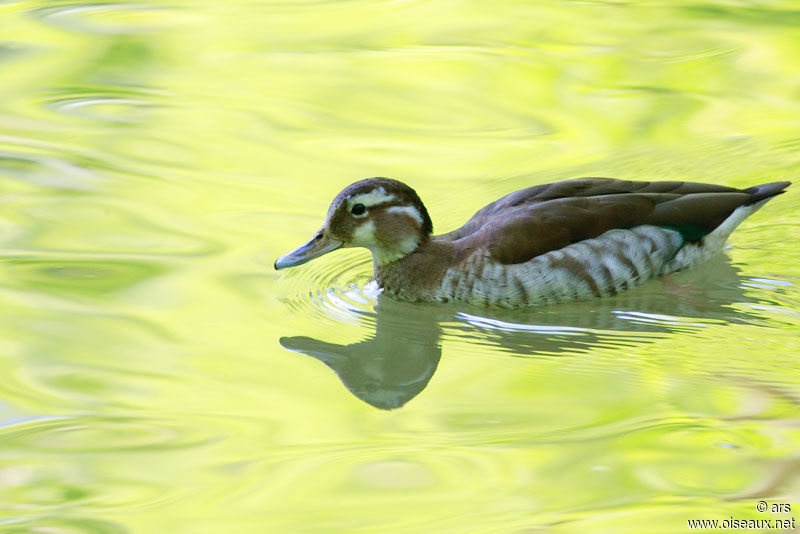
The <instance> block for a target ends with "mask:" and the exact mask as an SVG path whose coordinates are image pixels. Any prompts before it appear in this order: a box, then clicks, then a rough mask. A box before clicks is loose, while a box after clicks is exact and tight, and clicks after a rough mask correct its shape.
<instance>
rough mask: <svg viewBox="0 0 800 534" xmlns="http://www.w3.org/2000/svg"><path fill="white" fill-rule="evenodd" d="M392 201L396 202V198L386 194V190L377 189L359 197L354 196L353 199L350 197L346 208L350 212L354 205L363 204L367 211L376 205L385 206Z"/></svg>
mask: <svg viewBox="0 0 800 534" xmlns="http://www.w3.org/2000/svg"><path fill="white" fill-rule="evenodd" d="M394 200H397V197H396V196H394V195H392V194H389V193H387V192H386V189H384V188H383V187H378V188H376V189H373V190H372V191H370V192H369V193H361V194H360V195H355V196H353V197H350V198H349V199H348V200H347V208H348V210H350V209H352V208H353V206H355V205H356V204H364V206H366V207H367V209H369V208H370V207H372V206H375V205H378V204H385V203H387V202H392V201H394Z"/></svg>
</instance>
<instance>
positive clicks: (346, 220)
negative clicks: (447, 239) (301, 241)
mask: <svg viewBox="0 0 800 534" xmlns="http://www.w3.org/2000/svg"><path fill="white" fill-rule="evenodd" d="M432 231H433V224H432V223H431V218H430V216H428V211H427V210H426V209H425V206H424V205H423V204H422V201H421V200H420V198H419V196H418V195H417V193H416V191H414V190H413V189H411V188H410V187H408V186H407V185H406V184H404V183H402V182H398V181H397V180H391V179H389V178H368V179H366V180H361V181H360V182H356V183H354V184H352V185H349V186H347V187H346V188H345V189H344V190H343V191H342V192H341V193H339V194H338V195H336V198H334V199H333V202H331V206H330V208H328V214H327V215H326V217H325V224H324V225H323V226H322V228H320V230H319V231H318V232H317V233H316V234H314V237H312V238H311V240H310V241H309V242H308V243H306V244H305V245H303V246H301V247H299V248H297V249H295V250H293V251H292V252H289V253H288V254H284V255H283V256H281V257H280V258H278V259H277V260H276V261H275V269H285V268H287V267H294V266H296V265H301V264H303V263H306V262H307V261H310V260H313V259H314V258H318V257H319V256H322V255H323V254H327V253H328V252H331V251H333V250H336V249H337V248H346V247H365V248H368V249H369V250H370V251H371V252H372V259H373V264H374V265H375V268H376V270H377V269H378V268H379V267H381V266H384V265H387V264H389V263H392V262H394V261H397V260H399V259H400V258H403V257H405V256H407V255H408V254H410V253H412V252H414V250H416V249H417V247H419V246H420V245H421V244H423V243H424V242H425V241H427V239H428V237H429V236H430V234H431V232H432Z"/></svg>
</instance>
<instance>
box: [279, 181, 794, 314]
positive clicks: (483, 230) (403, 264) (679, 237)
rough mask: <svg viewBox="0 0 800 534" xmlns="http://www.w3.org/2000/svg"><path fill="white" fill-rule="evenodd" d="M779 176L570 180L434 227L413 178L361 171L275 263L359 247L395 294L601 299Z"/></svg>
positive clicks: (678, 259) (528, 300)
mask: <svg viewBox="0 0 800 534" xmlns="http://www.w3.org/2000/svg"><path fill="white" fill-rule="evenodd" d="M789 184H790V182H774V183H769V184H763V185H756V186H753V187H749V188H747V189H735V188H732V187H725V186H721V185H712V184H702V183H694V182H673V181H670V182H632V181H624V180H615V179H611V178H578V179H573V180H565V181H561V182H556V183H551V184H545V185H537V186H533V187H528V188H526V189H522V190H519V191H516V192H514V193H511V194H509V195H506V196H504V197H502V198H500V199H499V200H496V201H495V202H492V203H491V204H489V205H487V206H485V207H484V208H482V209H480V210H479V211H478V212H477V213H475V215H473V216H472V218H471V219H470V220H469V221H467V223H466V224H465V225H464V226H462V227H461V228H459V229H457V230H454V231H452V232H449V233H446V234H442V235H437V236H432V235H431V233H432V232H433V224H432V223H431V218H430V216H429V215H428V210H426V209H425V206H424V205H423V203H422V201H421V200H420V198H419V196H418V195H417V193H416V192H415V191H414V190H413V189H412V188H411V187H409V186H407V185H406V184H404V183H402V182H399V181H397V180H392V179H389V178H369V179H366V180H361V181H359V182H356V183H354V184H352V185H349V186H348V187H346V188H345V189H344V190H343V191H342V192H341V193H339V194H338V195H337V196H336V198H334V199H333V202H332V203H331V205H330V208H329V209H328V213H327V216H326V217H325V224H324V225H323V226H322V228H321V229H320V230H319V231H318V232H317V233H316V234H315V235H314V237H312V238H311V240H310V241H309V242H308V243H306V244H305V245H303V246H301V247H299V248H297V249H296V250H294V251H292V252H289V253H288V254H285V255H283V256H281V257H280V258H278V259H277V261H276V262H275V269H285V268H287V267H294V266H296V265H300V264H302V263H305V262H307V261H309V260H312V259H314V258H317V257H319V256H322V255H323V254H327V253H328V252H331V251H333V250H336V249H338V248H343V247H366V248H367V249H369V250H370V251H371V252H372V260H373V267H374V273H375V280H376V281H377V282H378V284H379V285H380V286H381V287H382V288H383V290H384V292H385V293H386V294H388V295H390V296H392V297H394V298H397V299H400V300H407V301H439V302H448V301H459V302H466V303H470V304H479V305H491V306H500V307H506V308H516V307H523V306H535V305H540V304H549V303H555V302H561V301H569V300H580V299H588V298H593V297H602V296H608V295H614V294H616V293H617V292H619V291H622V290H625V289H628V288H631V287H634V286H637V285H640V284H642V283H643V282H645V281H647V280H650V279H652V278H655V277H657V276H661V275H664V274H667V273H671V272H674V271H678V270H681V269H685V268H687V267H690V266H692V265H694V264H696V263H698V262H700V261H703V260H705V259H706V258H708V257H710V256H711V255H713V254H715V253H716V252H718V251H719V250H721V249H722V246H723V244H724V243H725V240H726V239H727V238H728V236H729V235H730V234H731V232H732V231H733V230H734V228H736V226H738V225H739V223H741V222H742V221H743V220H744V219H746V218H747V217H748V216H750V215H752V214H753V213H754V212H755V211H756V210H758V209H759V208H761V206H763V205H764V204H765V203H766V202H767V201H768V200H769V199H771V198H772V197H774V196H775V195H778V194H780V193H782V192H783V190H784V189H785V188H786V187H788V186H789Z"/></svg>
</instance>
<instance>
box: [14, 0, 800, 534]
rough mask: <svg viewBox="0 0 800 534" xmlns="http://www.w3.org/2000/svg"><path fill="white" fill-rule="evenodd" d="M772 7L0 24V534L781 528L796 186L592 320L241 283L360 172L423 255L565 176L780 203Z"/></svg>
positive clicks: (792, 49)
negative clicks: (679, 184)
mask: <svg viewBox="0 0 800 534" xmlns="http://www.w3.org/2000/svg"><path fill="white" fill-rule="evenodd" d="M799 9H800V5H799V4H798V3H797V2H796V1H794V0H791V1H789V0H784V1H778V0H775V1H771V0H761V1H743V0H742V1H737V0H728V1H715V2H696V1H690V0H687V1H685V2H669V1H664V2H656V1H643V2H636V3H626V2H600V1H598V2H588V1H587V2H568V1H564V2H542V1H530V0H526V1H522V0H518V1H503V2H496V3H491V4H490V3H481V2H465V1H457V0H434V1H430V2H423V1H371V0H370V1H367V0H349V1H344V0H343V1H338V2H326V1H321V0H320V1H311V0H306V1H300V0H298V1H284V2H279V1H276V2H268V1H262V2H255V1H249V2H246V1H237V2H207V1H197V2H188V1H183V2H180V1H165V2H162V3H150V4H147V3H119V4H117V3H113V2H103V3H96V4H94V3H82V4H78V3H72V2H62V1H49V2H45V1H40V2H26V1H5V2H0V531H2V532H13V533H22V532H36V533H45V534H73V533H106V532H107V533H115V534H116V533H122V532H134V533H162V532H164V533H187V534H188V533H191V534H196V533H215V534H216V533H220V532H232V533H251V532H252V533H264V532H269V533H273V532H274V533H284V532H285V533H294V532H308V533H323V532H324V533H340V532H341V533H345V532H347V533H350V532H353V533H357V532H358V533H361V532H363V533H367V532H370V533H371V532H392V533H405V532H409V533H410V532H425V533H520V534H522V533H534V532H558V533H584V532H593V533H594V532H626V533H642V532H686V531H688V527H687V520H688V519H718V520H720V521H722V520H724V519H728V518H730V517H734V518H737V519H764V518H770V519H790V518H791V517H795V516H796V517H797V518H798V519H800V425H798V422H800V366H799V365H798V363H799V362H798V356H799V355H800V335H799V334H800V317H799V316H798V314H799V313H800V290H798V284H800V249H798V245H797V243H798V242H800V214H798V212H797V209H796V208H797V206H798V202H797V198H798V194H800V193H798V191H800V185H795V186H793V187H792V188H790V190H789V192H788V194H786V195H782V196H781V197H779V198H776V199H775V200H773V201H771V202H770V203H769V204H768V205H767V206H766V207H765V208H764V209H763V210H761V211H760V212H759V213H757V214H756V215H754V216H753V217H752V218H751V219H749V220H748V221H746V222H745V223H744V224H743V225H742V226H741V227H740V228H739V229H738V230H737V231H736V233H735V234H734V235H733V237H732V238H731V240H730V247H729V249H728V250H726V252H725V253H724V254H721V255H720V256H718V257H716V258H715V259H714V260H713V261H711V262H709V263H708V264H706V265H703V266H702V267H699V268H697V269H694V270H692V271H689V272H684V273H678V274H676V275H672V276H670V277H668V278H665V279H663V280H658V281H654V282H651V283H648V284H646V285H645V286H643V287H640V288H637V289H635V290H633V291H630V292H628V293H625V294H622V295H619V296H618V297H615V298H612V299H607V300H602V301H591V302H584V303H574V304H569V305H562V306H554V307H550V308H541V309H536V310H532V311H519V312H514V313H508V312H505V313H499V312H490V311H487V310H483V309H469V308H451V307H446V306H422V305H409V304H401V303H396V302H392V301H391V300H388V299H386V298H384V297H380V296H379V295H378V293H377V292H376V290H375V289H374V288H373V287H372V286H371V285H370V284H369V281H370V276H371V264H370V260H369V257H368V253H367V252H366V251H363V250H351V251H346V252H336V253H333V254H330V255H328V256H326V257H324V258H321V259H319V260H316V261H314V262H312V263H309V264H308V265H305V266H302V267H299V268H297V269H294V270H291V271H287V272H285V273H284V272H281V273H277V272H275V271H274V270H273V269H272V262H273V261H274V260H275V258H276V257H277V256H278V255H280V254H282V253H284V252H286V251H288V250H290V249H292V248H294V247H295V246H297V245H299V244H301V243H303V242H305V240H307V239H308V238H309V237H311V235H312V234H313V232H314V231H315V230H316V229H317V228H319V226H320V224H321V222H322V217H323V216H324V213H325V210H326V209H327V206H328V203H329V202H330V200H331V199H332V198H333V196H334V195H335V194H336V193H337V192H338V191H339V190H340V189H341V188H343V187H344V186H345V185H347V184H349V183H350V182H352V181H355V180H357V179H361V178H364V177H368V176H376V175H380V176H390V177H393V178H398V179H402V180H404V181H406V182H408V183H409V184H411V185H412V186H413V187H414V188H416V190H417V191H418V192H419V193H420V195H421V196H422V198H423V200H424V201H425V202H426V205H427V207H428V210H429V211H430V213H431V216H432V218H433V220H434V225H435V230H436V231H437V232H445V231H449V230H452V229H454V228H456V227H458V226H459V225H460V224H461V223H463V222H464V221H465V220H466V219H467V218H468V217H469V216H470V215H471V214H472V213H473V212H474V211H475V210H477V209H478V208H480V207H481V206H483V205H484V204H486V203H488V202H489V201H491V200H494V199H495V198H497V197H499V196H501V195H503V194H505V193H508V192H511V191H514V190H516V189H519V188H522V187H526V186H529V185H533V184H539V183H545V182H549V181H553V180H557V179H562V178H570V177H576V176H586V175H589V176H612V177H618V178H626V179H687V180H695V181H705V182H711V183H718V184H725V185H730V186H737V187H746V186H750V185H754V184H758V183H763V182H769V181H777V180H793V181H795V182H798V181H800V45H799V44H798V43H800V10H799ZM387 408H394V409H387ZM759 500H764V501H767V502H768V503H770V504H772V503H790V504H791V506H792V511H791V512H790V513H772V512H769V511H768V512H765V513H760V512H758V511H757V510H756V503H757V502H758V501H759Z"/></svg>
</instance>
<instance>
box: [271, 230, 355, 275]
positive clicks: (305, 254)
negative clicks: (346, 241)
mask: <svg viewBox="0 0 800 534" xmlns="http://www.w3.org/2000/svg"><path fill="white" fill-rule="evenodd" d="M342 244H343V243H342V242H341V241H337V240H335V239H330V238H329V237H327V236H326V235H325V234H324V233H323V232H322V231H319V232H318V233H317V235H315V236H314V237H312V238H311V241H309V242H308V243H306V244H305V245H303V246H302V247H298V248H296V249H294V250H293V251H291V252H289V253H288V254H284V255H283V256H281V257H280V258H278V259H277V260H275V270H278V271H279V270H281V269H286V268H287V267H295V266H297V265H302V264H304V263H306V262H307V261H311V260H313V259H314V258H319V257H320V256H322V255H323V254H327V253H328V252H331V251H333V250H336V249H337V248H340V247H341V246H342Z"/></svg>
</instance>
